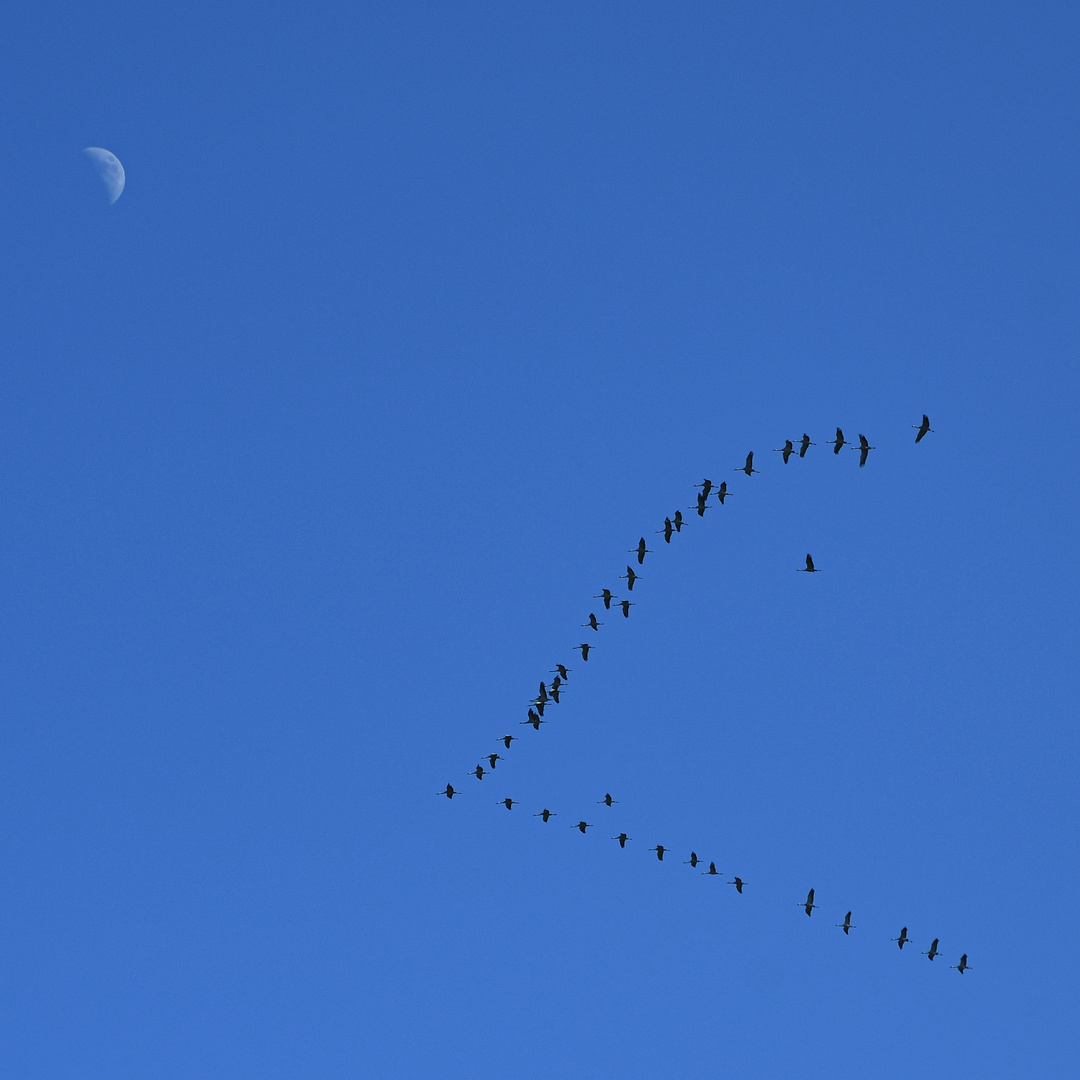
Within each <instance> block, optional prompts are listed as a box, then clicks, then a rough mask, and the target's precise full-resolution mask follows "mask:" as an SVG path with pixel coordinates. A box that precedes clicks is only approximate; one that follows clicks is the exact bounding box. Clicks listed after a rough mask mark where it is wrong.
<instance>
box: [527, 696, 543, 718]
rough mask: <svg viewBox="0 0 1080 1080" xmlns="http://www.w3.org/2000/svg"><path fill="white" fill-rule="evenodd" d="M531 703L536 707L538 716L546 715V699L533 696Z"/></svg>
mask: <svg viewBox="0 0 1080 1080" xmlns="http://www.w3.org/2000/svg"><path fill="white" fill-rule="evenodd" d="M529 704H530V705H533V706H534V707H535V708H536V713H537V715H538V716H543V715H544V709H545V708H546V707H547V702H546V701H541V700H540V699H539V698H533V699H532V701H530V702H529Z"/></svg>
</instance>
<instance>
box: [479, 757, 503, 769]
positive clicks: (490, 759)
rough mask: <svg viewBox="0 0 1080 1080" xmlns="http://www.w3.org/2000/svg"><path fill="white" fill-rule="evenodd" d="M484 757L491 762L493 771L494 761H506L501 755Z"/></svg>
mask: <svg viewBox="0 0 1080 1080" xmlns="http://www.w3.org/2000/svg"><path fill="white" fill-rule="evenodd" d="M484 757H486V758H487V759H488V761H489V762H491V768H493V769H494V768H495V762H496V761H505V760H506V758H504V757H503V756H502V755H501V754H485V755H484Z"/></svg>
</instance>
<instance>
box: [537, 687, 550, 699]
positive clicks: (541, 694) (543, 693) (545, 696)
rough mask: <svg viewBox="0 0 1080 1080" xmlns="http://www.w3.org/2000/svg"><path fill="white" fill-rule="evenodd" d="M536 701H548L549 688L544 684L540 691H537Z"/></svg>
mask: <svg viewBox="0 0 1080 1080" xmlns="http://www.w3.org/2000/svg"><path fill="white" fill-rule="evenodd" d="M536 699H537V701H547V699H548V692H547V687H546V686H545V685H544V684H543V683H541V684H540V689H539V690H538V691H537V694H536Z"/></svg>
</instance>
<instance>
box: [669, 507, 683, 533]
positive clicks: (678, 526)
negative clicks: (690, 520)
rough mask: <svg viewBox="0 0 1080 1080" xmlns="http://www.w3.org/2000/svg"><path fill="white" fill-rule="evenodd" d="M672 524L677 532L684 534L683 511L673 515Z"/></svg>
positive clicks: (677, 511)
mask: <svg viewBox="0 0 1080 1080" xmlns="http://www.w3.org/2000/svg"><path fill="white" fill-rule="evenodd" d="M671 524H672V525H674V526H675V531H676V532H682V527H683V519H682V511H681V510H676V511H675V513H674V514H673V515H672V517H671Z"/></svg>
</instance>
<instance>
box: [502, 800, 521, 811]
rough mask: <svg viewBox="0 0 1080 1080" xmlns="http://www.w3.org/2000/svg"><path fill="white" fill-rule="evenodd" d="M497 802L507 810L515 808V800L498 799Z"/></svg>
mask: <svg viewBox="0 0 1080 1080" xmlns="http://www.w3.org/2000/svg"><path fill="white" fill-rule="evenodd" d="M499 802H500V803H502V805H503V806H505V807H506V809H507V810H510V809H512V808H513V807H515V806H517V800H516V799H500V800H499Z"/></svg>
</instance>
